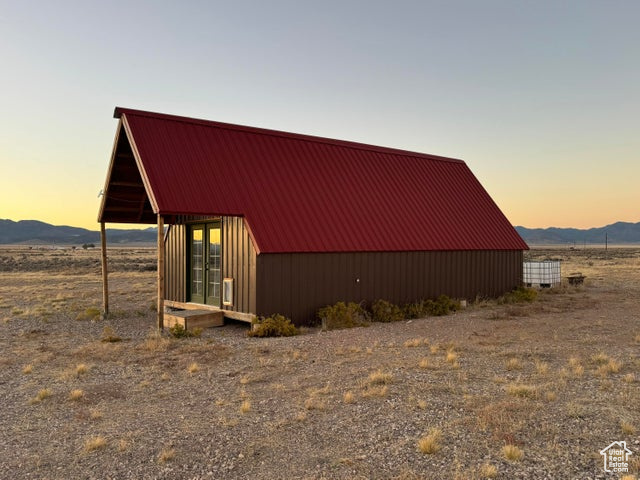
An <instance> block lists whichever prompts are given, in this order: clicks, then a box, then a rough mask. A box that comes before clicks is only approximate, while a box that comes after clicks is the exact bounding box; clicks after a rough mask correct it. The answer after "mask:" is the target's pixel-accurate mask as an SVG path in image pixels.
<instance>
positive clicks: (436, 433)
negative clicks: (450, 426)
mask: <svg viewBox="0 0 640 480" xmlns="http://www.w3.org/2000/svg"><path fill="white" fill-rule="evenodd" d="M441 437H442V431H441V430H440V429H439V428H432V429H431V430H429V433H427V434H426V435H424V436H423V437H421V438H420V440H418V450H420V451H421V452H422V453H426V454H427V455H432V454H434V453H436V452H438V451H439V450H440V448H441V446H440V438H441Z"/></svg>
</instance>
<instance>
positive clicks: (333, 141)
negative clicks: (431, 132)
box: [113, 107, 465, 164]
mask: <svg viewBox="0 0 640 480" xmlns="http://www.w3.org/2000/svg"><path fill="white" fill-rule="evenodd" d="M122 114H131V115H138V116H141V117H148V118H157V119H161V120H168V121H173V122H181V123H191V124H195V125H201V126H205V127H216V128H222V129H226V130H235V131H244V132H248V133H254V134H258V135H269V136H275V137H281V138H289V139H295V140H304V141H307V142H315V143H322V144H328V145H335V146H340V147H346V148H352V149H356V150H367V151H373V152H379V153H391V154H395V155H402V156H406V157H414V158H422V159H428V160H435V161H441V162H451V163H462V164H464V163H465V162H464V161H463V160H460V159H457V158H451V157H443V156H440V155H432V154H430V153H421V152H414V151H411V150H403V149H400V148H390V147H382V146H379V145H372V144H368V143H360V142H352V141H349V140H340V139H337V138H329V137H321V136H318V135H309V134H306V133H294V132H286V131H284V130H273V129H270V128H262V127H252V126H248V125H239V124H234V123H226V122H219V121H215V120H205V119H200V118H193V117H182V116H180V115H171V114H167V113H157V112H150V111H145V110H136V109H132V108H124V107H116V108H115V110H114V112H113V116H114V118H120V116H121V115H122Z"/></svg>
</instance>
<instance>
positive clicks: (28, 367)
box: [22, 364, 33, 375]
mask: <svg viewBox="0 0 640 480" xmlns="http://www.w3.org/2000/svg"><path fill="white" fill-rule="evenodd" d="M32 371H33V365H31V364H29V365H25V366H24V367H22V373H24V374H25V375H29V374H30V373H31V372H32Z"/></svg>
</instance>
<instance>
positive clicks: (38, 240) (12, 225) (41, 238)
mask: <svg viewBox="0 0 640 480" xmlns="http://www.w3.org/2000/svg"><path fill="white" fill-rule="evenodd" d="M515 228H516V230H517V232H518V233H519V234H520V236H521V237H522V238H523V239H524V240H525V241H526V242H527V243H528V244H529V245H550V244H556V245H558V244H560V245H563V244H578V245H583V244H594V243H597V244H604V243H605V241H608V242H609V243H610V244H624V243H640V222H638V223H628V222H616V223H612V224H611V225H607V226H605V227H599V228H589V229H584V230H582V229H578V228H556V227H550V228H526V227H521V226H517V227H515ZM156 240H157V237H156V228H155V227H150V228H147V229H144V230H135V229H130V230H124V229H116V228H108V229H107V241H108V242H109V243H110V244H114V243H115V244H125V243H155V242H156ZM99 242H100V232H98V231H94V230H87V229H86V228H78V227H68V226H55V225H51V224H48V223H44V222H39V221H37V220H20V221H18V222H14V221H12V220H2V219H0V244H31V245H38V244H61V245H83V244H88V243H93V244H97V243H99Z"/></svg>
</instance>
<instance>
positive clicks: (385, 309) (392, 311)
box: [371, 300, 404, 322]
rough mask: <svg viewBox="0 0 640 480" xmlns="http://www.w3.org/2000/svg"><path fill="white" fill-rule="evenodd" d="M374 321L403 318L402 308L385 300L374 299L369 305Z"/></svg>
mask: <svg viewBox="0 0 640 480" xmlns="http://www.w3.org/2000/svg"><path fill="white" fill-rule="evenodd" d="M371 313H372V315H373V321H374V322H398V321H400V320H404V314H403V312H402V309H401V308H400V307H399V306H397V305H394V304H393V303H391V302H387V301H386V300H376V301H375V302H373V304H372V305H371Z"/></svg>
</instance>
